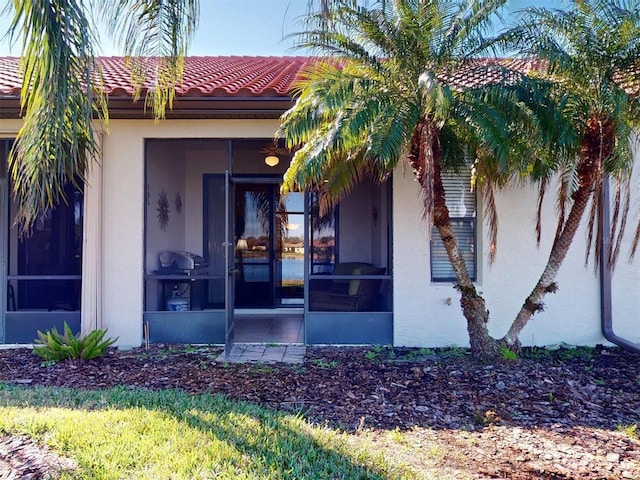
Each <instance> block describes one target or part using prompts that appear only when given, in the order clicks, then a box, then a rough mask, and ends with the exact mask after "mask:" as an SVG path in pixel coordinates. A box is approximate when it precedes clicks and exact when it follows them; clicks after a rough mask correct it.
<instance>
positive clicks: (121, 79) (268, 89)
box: [0, 57, 314, 98]
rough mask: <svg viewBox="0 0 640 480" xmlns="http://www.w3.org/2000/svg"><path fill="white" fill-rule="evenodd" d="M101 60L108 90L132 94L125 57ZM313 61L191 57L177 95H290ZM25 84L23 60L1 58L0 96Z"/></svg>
mask: <svg viewBox="0 0 640 480" xmlns="http://www.w3.org/2000/svg"><path fill="white" fill-rule="evenodd" d="M99 61H100V64H101V65H102V69H103V77H104V84H105V90H106V93H107V94H109V95H110V96H130V95H131V93H132V92H133V88H132V86H131V81H130V70H129V68H127V66H126V65H125V61H124V58H123V57H101V58H100V59H99ZM150 61H153V60H152V59H151V60H150ZM313 61H314V60H313V59H312V58H310V57H188V58H186V59H185V68H184V80H183V82H182V84H181V85H180V86H178V88H177V96H178V97H271V98H273V97H288V96H289V91H290V89H291V85H292V83H293V82H294V80H295V79H296V76H297V75H298V73H299V72H300V70H301V69H302V68H304V67H305V66H306V65H309V64H311V63H312V62H313ZM21 85H22V77H21V75H20V71H19V59H18V58H15V57H0V95H19V94H20V88H21ZM150 85H151V84H150V83H149V84H148V86H150Z"/></svg>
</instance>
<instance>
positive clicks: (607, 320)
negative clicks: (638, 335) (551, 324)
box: [600, 177, 640, 353]
mask: <svg viewBox="0 0 640 480" xmlns="http://www.w3.org/2000/svg"><path fill="white" fill-rule="evenodd" d="M600 208H602V215H601V216H600V218H601V222H602V230H601V231H602V232H603V235H602V239H601V240H600V241H601V242H602V243H601V244H600V320H601V324H602V335H604V338H606V339H607V340H608V341H610V342H611V343H613V344H615V345H617V346H619V347H621V348H624V349H626V350H629V351H632V352H635V353H640V345H639V344H637V343H633V342H631V341H629V340H627V339H625V338H622V337H619V336H618V335H616V334H615V333H614V331H613V308H612V301H611V283H612V282H611V269H610V268H609V260H608V253H607V252H608V250H609V249H608V248H605V247H607V240H605V238H607V234H606V232H608V231H609V230H610V229H611V219H610V211H609V178H608V177H606V178H605V180H604V182H602V192H601V202H600Z"/></svg>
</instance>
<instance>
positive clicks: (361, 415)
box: [0, 345, 640, 479]
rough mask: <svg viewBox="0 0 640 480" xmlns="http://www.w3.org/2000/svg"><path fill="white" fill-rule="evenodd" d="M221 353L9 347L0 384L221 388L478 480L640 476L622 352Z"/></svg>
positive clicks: (630, 372)
mask: <svg viewBox="0 0 640 480" xmlns="http://www.w3.org/2000/svg"><path fill="white" fill-rule="evenodd" d="M219 352H220V350H219V349H216V348H202V349H193V348H187V347H179V346H173V347H170V346H162V345H160V346H157V345H156V346H152V347H151V349H150V350H144V349H134V350H129V351H118V350H115V349H114V350H111V351H110V352H109V353H108V355H106V356H105V357H103V358H99V359H96V360H92V361H89V362H65V363H60V364H56V365H44V364H42V363H41V360H40V359H39V358H38V357H37V356H35V355H34V354H33V353H32V352H31V351H30V350H27V349H13V350H4V351H0V382H4V383H15V384H22V385H29V386H35V385H48V386H61V387H73V388H80V389H101V388H108V387H112V386H116V385H128V386H131V387H143V388H149V389H164V388H181V389H183V390H186V391H187V392H190V393H201V392H215V393H223V394H225V395H227V396H229V397H231V398H234V399H238V400H244V401H248V402H252V403H257V404H261V405H264V406H267V407H270V408H274V409H278V410H285V411H296V412H298V411H302V412H304V415H305V416H306V417H307V418H308V419H309V420H310V421H313V422H316V423H320V424H328V425H330V426H332V427H338V428H342V429H345V430H349V431H352V430H355V429H368V430H371V431H372V432H381V433H380V441H381V442H382V441H383V432H384V431H386V430H390V429H396V428H399V429H401V430H405V431H407V435H408V437H409V438H413V439H414V440H415V441H416V442H419V443H420V442H424V444H426V443H427V442H433V441H438V442H440V443H443V444H445V445H449V446H450V447H451V448H450V449H447V450H450V452H449V451H448V452H447V453H445V455H444V458H443V459H442V465H443V468H446V469H453V471H464V473H465V475H468V476H471V477H472V478H513V479H530V478H531V479H532V478H546V479H569V478H576V479H583V478H584V479H601V478H607V479H609V478H611V479H617V478H635V479H637V478H640V441H639V440H638V437H637V434H640V427H638V429H637V430H636V436H635V438H634V435H629V434H625V433H624V432H621V431H618V430H619V428H618V427H619V426H624V427H629V426H633V425H638V423H639V422H640V356H638V355H633V354H630V353H627V352H623V351H620V350H618V349H607V348H597V349H595V350H560V351H557V352H554V353H552V354H548V353H543V352H530V353H532V354H531V355H530V356H529V357H530V358H524V359H520V360H516V361H499V362H493V363H490V364H487V363H483V362H479V361H476V360H474V359H473V358H471V357H469V356H468V355H466V354H464V353H463V352H462V351H461V350H457V349H453V350H450V351H443V352H435V353H432V352H424V351H416V350H410V349H395V354H394V355H389V351H388V350H380V349H378V350H372V349H368V348H332V347H322V348H309V349H308V351H307V356H306V359H305V363H304V364H303V365H284V364H260V365H255V364H224V363H221V362H216V361H215V359H216V356H217V355H218V354H219ZM417 353H422V354H423V355H422V356H419V355H417ZM535 353H539V357H540V358H537V357H536V355H534V354H535ZM367 357H368V358H367ZM420 427H426V428H420ZM1 445H2V443H1V441H0V446H1ZM1 452H2V449H1V448H0V459H1ZM409 461H411V459H409ZM415 461H416V462H418V461H419V460H415ZM2 478H3V477H2V470H1V467H0V479H2ZM7 478H10V477H7ZM16 478H18V477H16ZM34 478H35V477H34Z"/></svg>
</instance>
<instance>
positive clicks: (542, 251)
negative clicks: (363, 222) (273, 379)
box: [393, 171, 640, 347]
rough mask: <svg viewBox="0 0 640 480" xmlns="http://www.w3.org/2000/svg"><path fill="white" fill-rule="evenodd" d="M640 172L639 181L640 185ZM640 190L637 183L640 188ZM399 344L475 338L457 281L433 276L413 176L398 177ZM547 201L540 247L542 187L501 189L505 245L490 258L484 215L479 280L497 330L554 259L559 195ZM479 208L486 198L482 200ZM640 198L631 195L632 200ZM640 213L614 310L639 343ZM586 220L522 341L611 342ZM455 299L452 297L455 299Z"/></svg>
mask: <svg viewBox="0 0 640 480" xmlns="http://www.w3.org/2000/svg"><path fill="white" fill-rule="evenodd" d="M639 180H640V179H639V178H638V175H636V176H635V185H640V181H639ZM636 190H637V188H636ZM393 191H394V199H393V205H394V246H393V255H394V274H395V275H394V282H395V283H394V293H395V295H394V343H395V344H396V345H405V346H436V347H437V346H440V347H441V346H448V345H452V344H453V345H459V346H467V345H468V334H467V332H466V320H465V319H464V317H463V315H462V313H461V310H460V305H459V294H458V292H456V291H455V290H454V289H453V288H452V285H451V284H446V283H433V282H431V280H430V269H429V263H430V259H429V242H428V239H427V228H426V225H425V222H424V221H423V220H422V219H421V207H420V197H419V189H418V186H417V184H416V182H415V181H414V179H413V176H412V175H410V174H409V173H406V174H403V173H402V172H401V171H398V172H397V174H396V175H395V176H394V189H393ZM551 192H552V190H551V189H550V190H549V194H548V195H547V198H546V200H545V203H544V206H543V212H544V213H543V215H544V217H543V218H545V219H546V222H545V224H544V227H543V232H542V233H543V236H542V241H541V243H540V246H537V245H536V242H535V214H536V203H537V192H536V191H535V189H534V188H532V187H512V188H508V189H506V190H504V191H501V192H499V193H498V194H497V196H496V204H497V208H498V217H499V219H498V223H499V235H498V251H497V255H496V260H495V263H494V264H493V265H489V263H488V257H487V250H488V240H487V238H486V231H485V228H484V226H483V225H482V214H480V217H479V220H478V228H479V231H480V233H479V235H478V237H479V248H478V251H479V252H481V255H480V254H479V256H478V266H479V274H478V281H477V282H476V285H477V287H478V290H479V291H480V292H481V293H482V295H483V296H484V298H485V299H486V301H487V307H488V309H489V311H490V322H489V330H490V333H491V334H492V335H493V336H495V337H501V336H502V335H504V333H506V331H507V329H508V328H509V325H510V324H511V322H512V320H513V318H514V317H515V315H516V313H517V311H518V310H519V308H520V306H521V305H522V303H523V301H524V300H525V298H526V296H527V295H528V294H529V293H530V291H531V290H532V289H533V287H534V285H535V283H536V282H537V280H538V278H539V276H540V274H541V273H542V270H543V268H544V265H545V263H546V260H547V256H548V253H549V250H550V248H551V243H552V241H553V235H554V232H555V216H554V215H555V204H554V202H555V198H554V195H553V193H551ZM479 203H480V205H479V207H480V208H479V211H480V212H482V205H481V202H479ZM633 205H636V206H637V205H638V203H637V202H633V201H632V206H633ZM635 218H636V216H634V215H630V217H629V226H628V231H627V235H626V237H625V238H626V242H625V245H624V246H623V247H622V249H621V252H622V253H621V256H620V261H619V264H618V266H617V268H616V271H615V274H614V283H613V289H614V290H613V302H614V305H613V312H614V313H613V316H614V329H615V330H616V333H618V334H620V335H622V336H624V337H626V338H629V339H630V340H631V341H634V342H640V300H639V299H640V259H637V260H636V261H635V263H634V264H631V263H629V262H627V259H626V256H627V254H628V246H629V238H630V236H631V235H632V234H633V231H634V230H635V221H634V220H632V219H635ZM585 245H586V232H585V228H584V225H582V226H581V229H580V230H579V231H578V233H577V234H576V237H575V240H574V243H573V245H572V247H571V250H570V252H569V254H568V256H567V258H566V259H565V262H564V264H563V266H562V268H561V269H560V272H559V274H558V277H557V283H558V285H559V288H560V289H559V291H558V292H557V293H556V294H551V295H547V297H546V299H545V311H544V312H541V313H538V314H537V315H535V316H534V317H533V318H532V320H531V321H530V322H529V324H528V325H527V326H526V327H525V329H524V330H523V331H522V334H521V336H520V339H521V341H522V343H523V345H538V346H540V345H552V344H559V343H561V342H566V343H568V344H573V345H595V344H598V343H606V341H605V339H604V337H603V336H602V334H601V330H600V290H599V288H600V283H599V277H598V275H597V272H594V267H593V263H590V264H589V265H585V261H584V255H585ZM448 298H451V304H450V305H449V304H448Z"/></svg>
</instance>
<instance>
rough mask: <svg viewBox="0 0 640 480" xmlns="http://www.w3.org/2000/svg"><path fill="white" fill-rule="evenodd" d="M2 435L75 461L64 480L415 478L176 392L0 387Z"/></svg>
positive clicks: (213, 398)
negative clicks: (25, 439)
mask: <svg viewBox="0 0 640 480" xmlns="http://www.w3.org/2000/svg"><path fill="white" fill-rule="evenodd" d="M2 434H24V435H27V436H29V437H31V438H33V439H34V440H35V441H37V442H39V443H44V444H47V445H49V446H50V447H51V448H52V449H53V450H54V451H56V452H58V453H59V454H61V455H63V456H66V457H70V458H73V459H75V460H76V461H77V463H78V465H79V468H78V470H76V471H75V472H73V473H69V472H66V473H63V475H62V477H61V478H62V479H121V478H135V479H161V478H171V479H208V478H216V479H281V478H296V479H306V478H308V479H312V478H313V479H315V478H332V479H333V478H335V479H351V478H353V479H389V480H394V479H398V480H400V479H412V478H422V473H418V472H416V471H413V470H411V469H410V468H409V467H408V466H407V465H405V464H402V463H401V462H398V461H392V460H389V459H388V458H386V457H384V456H383V454H382V453H381V452H380V449H379V448H377V447H376V446H375V444H373V443H372V442H370V441H367V439H366V436H364V435H363V436H361V437H360V438H359V437H358V435H348V434H346V433H341V432H338V431H335V430H331V429H329V428H322V427H317V426H313V425H310V424H309V423H308V422H306V421H305V420H304V419H303V418H301V417H300V416H299V415H285V414H282V413H276V412H273V411H270V410H267V409H265V408H261V407H257V406H253V405H249V404H245V403H241V402H232V401H230V400H228V399H226V398H225V397H223V396H220V395H210V394H202V395H193V396H191V395H188V394H186V393H184V392H182V391H179V390H163V391H148V390H140V389H135V390H132V389H127V388H116V389H110V390H104V391H78V390H70V389H60V388H42V387H39V388H21V387H14V386H6V385H2V384H0V435H2ZM401 440H402V439H400V441H401Z"/></svg>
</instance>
